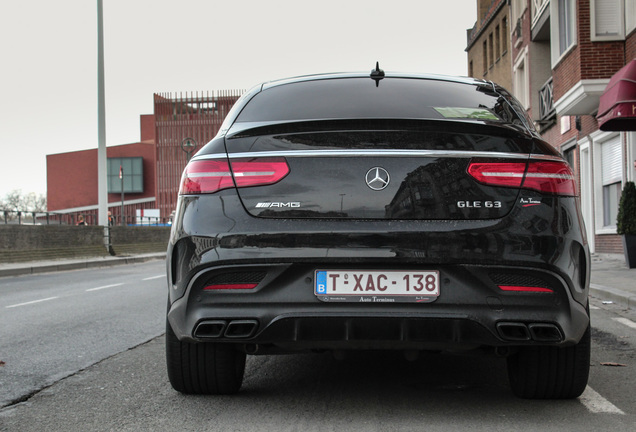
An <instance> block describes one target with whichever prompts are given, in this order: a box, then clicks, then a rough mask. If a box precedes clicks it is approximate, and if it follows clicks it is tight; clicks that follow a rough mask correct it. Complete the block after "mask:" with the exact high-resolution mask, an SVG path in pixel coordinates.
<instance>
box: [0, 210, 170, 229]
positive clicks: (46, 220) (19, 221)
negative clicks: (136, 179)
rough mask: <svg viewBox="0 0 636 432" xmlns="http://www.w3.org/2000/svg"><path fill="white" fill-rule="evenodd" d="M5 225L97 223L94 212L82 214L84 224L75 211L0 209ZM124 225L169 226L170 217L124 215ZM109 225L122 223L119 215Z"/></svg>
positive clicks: (2, 221)
mask: <svg viewBox="0 0 636 432" xmlns="http://www.w3.org/2000/svg"><path fill="white" fill-rule="evenodd" d="M0 216H1V217H2V220H1V221H0V223H4V224H5V225H10V224H14V225H97V214H96V213H85V214H83V215H82V216H83V219H84V224H81V223H79V222H80V218H79V215H77V214H75V213H56V212H37V211H22V210H0ZM123 222H124V225H126V226H169V225H171V223H172V221H171V220H170V218H160V217H147V216H144V217H142V218H137V217H135V216H124V221H123ZM111 225H122V219H121V217H120V216H112V223H111Z"/></svg>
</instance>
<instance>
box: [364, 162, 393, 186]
mask: <svg viewBox="0 0 636 432" xmlns="http://www.w3.org/2000/svg"><path fill="white" fill-rule="evenodd" d="M366 181H367V186H369V187H370V188H371V189H373V190H375V191H379V190H382V189H384V188H385V187H387V186H388V185H389V182H390V181H391V177H390V176H389V173H388V172H387V170H385V169H384V168H380V167H374V168H371V169H370V170H369V171H367V175H366Z"/></svg>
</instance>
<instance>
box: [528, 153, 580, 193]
mask: <svg viewBox="0 0 636 432" xmlns="http://www.w3.org/2000/svg"><path fill="white" fill-rule="evenodd" d="M522 187H524V188H527V189H535V190H538V191H541V192H544V193H547V194H551V195H567V196H576V182H575V180H574V173H572V170H571V169H570V167H569V166H568V164H567V163H565V162H547V161H546V162H530V163H529V164H528V172H527V173H526V179H525V181H524V182H523V186H522Z"/></svg>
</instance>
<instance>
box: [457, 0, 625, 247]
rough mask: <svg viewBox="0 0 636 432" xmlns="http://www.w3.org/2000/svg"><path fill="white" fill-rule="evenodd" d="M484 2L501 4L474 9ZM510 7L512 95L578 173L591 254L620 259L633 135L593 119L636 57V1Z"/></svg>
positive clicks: (515, 2)
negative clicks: (621, 207)
mask: <svg viewBox="0 0 636 432" xmlns="http://www.w3.org/2000/svg"><path fill="white" fill-rule="evenodd" d="M488 3H490V5H491V6H490V7H491V8H492V7H498V6H499V4H500V3H501V2H499V1H498V0H493V1H489V0H478V1H477V6H478V10H482V9H487V6H488ZM508 4H509V6H507V7H509V8H510V10H509V12H508V13H509V16H510V40H509V45H510V50H511V54H512V55H511V65H512V67H511V70H510V73H511V78H510V82H511V83H512V88H511V89H510V90H511V91H512V93H513V94H514V95H515V96H516V97H517V98H518V99H519V100H520V102H521V103H522V104H523V105H524V106H525V107H526V109H527V110H528V113H529V115H530V117H531V118H532V119H533V120H534V121H535V124H536V125H537V127H538V129H539V131H540V133H541V135H542V136H543V137H544V139H545V140H546V141H548V142H549V143H551V144H552V145H554V146H555V147H556V148H557V149H559V150H560V151H561V153H563V155H564V156H565V157H566V159H567V160H568V161H569V162H570V164H571V165H572V166H573V168H574V169H575V171H576V173H577V175H578V178H579V187H580V192H581V206H582V210H583V216H584V219H585V223H586V229H587V233H588V239H589V242H590V246H591V250H592V251H593V252H597V253H623V249H622V242H621V239H620V236H618V235H617V234H616V214H617V212H618V198H619V196H620V192H621V190H622V186H623V185H624V183H625V182H626V181H634V180H636V171H635V168H634V161H635V160H636V132H603V131H601V130H600V129H599V124H598V122H597V119H596V115H597V113H598V107H599V99H600V96H601V95H602V94H603V92H604V90H605V88H606V87H607V84H608V83H609V80H610V78H611V77H612V76H613V75H614V74H615V73H616V72H617V71H618V70H619V69H621V68H622V67H623V66H625V65H626V64H627V63H629V62H630V61H631V60H633V59H634V58H636V0H581V1H575V0H559V1H556V0H553V1H550V0H511V1H509V2H508ZM500 13H502V12H500ZM470 48H471V46H470V38H469V49H470ZM469 49H467V51H469ZM470 59H471V56H470V51H469V56H468V60H469V73H470V72H471V67H470ZM472 72H473V73H472V75H473V76H475V77H476V78H486V79H489V78H488V77H486V76H484V77H482V76H481V75H480V74H479V73H477V71H474V70H473V71H472ZM635 121H636V120H635Z"/></svg>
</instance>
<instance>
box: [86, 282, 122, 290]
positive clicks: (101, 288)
mask: <svg viewBox="0 0 636 432" xmlns="http://www.w3.org/2000/svg"><path fill="white" fill-rule="evenodd" d="M122 285H123V283H118V284H112V285H104V286H100V287H97V288H90V289H87V290H86V292H91V291H99V290H103V289H106V288H114V287H118V286H122Z"/></svg>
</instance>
